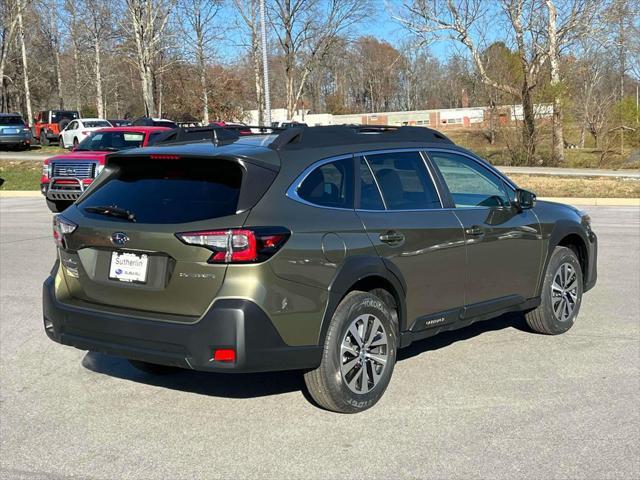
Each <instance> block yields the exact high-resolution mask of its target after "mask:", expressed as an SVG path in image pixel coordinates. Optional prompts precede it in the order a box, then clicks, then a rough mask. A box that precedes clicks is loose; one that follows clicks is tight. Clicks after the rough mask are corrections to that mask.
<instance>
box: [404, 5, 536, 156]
mask: <svg viewBox="0 0 640 480" xmlns="http://www.w3.org/2000/svg"><path fill="white" fill-rule="evenodd" d="M490 6H491V4H490V3H489V2H485V1H483V0H413V1H411V2H410V3H405V10H406V11H407V12H408V15H405V16H403V17H399V18H398V19H399V20H400V21H401V22H402V24H404V25H405V26H406V27H407V28H409V29H410V30H411V31H413V32H414V33H416V34H417V35H419V36H421V37H422V38H423V39H424V40H425V41H427V42H429V41H432V40H433V39H434V37H437V38H446V39H449V40H453V41H456V42H460V43H462V44H463V45H464V46H465V47H466V49H467V50H468V52H469V54H470V56H471V58H472V60H473V62H474V65H475V67H476V69H477V71H478V75H479V76H480V79H481V80H482V81H483V82H484V83H485V84H486V85H488V86H490V87H493V88H496V89H498V90H501V91H503V92H505V93H508V94H510V95H512V96H513V97H515V98H517V99H518V100H520V101H521V102H522V111H523V119H522V120H523V129H522V143H523V146H524V148H525V150H526V155H527V158H528V159H531V158H532V157H533V155H534V154H535V134H536V124H535V111H534V103H533V96H532V91H533V89H534V88H535V87H536V86H537V84H538V78H539V74H540V69H541V67H542V65H543V63H544V61H545V59H546V57H547V53H546V51H545V50H544V48H542V47H541V45H543V40H542V36H543V31H544V29H543V26H542V23H541V19H542V13H543V12H542V7H541V4H540V2H538V1H535V0H500V4H499V10H501V12H502V14H503V16H504V18H505V20H506V23H507V25H509V27H510V30H511V32H510V33H511V35H512V37H513V40H514V43H515V49H516V51H517V53H518V58H519V60H520V69H521V79H520V84H519V85H514V84H513V83H510V82H509V79H504V78H496V77H494V76H492V75H491V72H490V71H489V69H488V68H487V65H486V63H485V59H484V58H483V56H482V54H481V50H480V47H479V45H478V44H477V38H478V36H479V35H477V34H478V32H480V31H482V30H484V29H485V28H486V27H487V25H488V24H489V23H491V24H495V23H496V18H495V16H496V13H497V12H496V11H495V10H496V9H497V8H498V7H496V6H495V5H493V6H492V9H493V10H492V11H489V7H490Z"/></svg>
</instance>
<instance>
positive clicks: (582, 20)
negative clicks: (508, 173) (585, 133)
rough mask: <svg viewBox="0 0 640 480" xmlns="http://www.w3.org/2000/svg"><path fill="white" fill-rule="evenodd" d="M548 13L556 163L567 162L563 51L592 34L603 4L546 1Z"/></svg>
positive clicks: (591, 0)
mask: <svg viewBox="0 0 640 480" xmlns="http://www.w3.org/2000/svg"><path fill="white" fill-rule="evenodd" d="M545 3H546V6H547V11H548V24H547V37H548V41H547V45H548V47H547V48H548V56H549V67H550V74H551V90H552V92H553V117H552V127H553V128H552V144H553V145H552V146H553V161H554V163H562V162H564V133H563V105H562V98H563V96H564V85H563V81H562V78H561V69H560V62H561V55H562V50H563V49H565V48H567V47H568V46H569V45H571V44H572V43H573V42H574V41H575V39H576V38H578V37H584V36H586V35H588V34H590V32H591V30H592V28H591V22H592V20H593V18H594V15H595V13H596V7H597V5H599V3H600V2H596V1H594V0H545Z"/></svg>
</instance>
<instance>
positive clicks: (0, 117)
mask: <svg viewBox="0 0 640 480" xmlns="http://www.w3.org/2000/svg"><path fill="white" fill-rule="evenodd" d="M30 145H31V130H29V126H28V125H27V124H26V123H25V122H24V120H23V119H22V117H21V116H20V114H19V113H0V146H8V147H19V148H23V149H28V148H29V146H30Z"/></svg>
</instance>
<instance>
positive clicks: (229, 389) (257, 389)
mask: <svg viewBox="0 0 640 480" xmlns="http://www.w3.org/2000/svg"><path fill="white" fill-rule="evenodd" d="M505 328H515V329H517V330H522V331H526V332H531V330H530V329H529V328H528V326H527V324H526V321H525V320H524V316H523V315H522V314H521V313H510V314H506V315H502V316H500V317H497V318H493V319H491V320H485V321H482V322H478V323H475V324H473V325H471V326H469V327H465V328H462V329H459V330H453V331H449V332H443V333H440V334H438V335H436V336H434V337H430V338H426V339H424V340H419V341H416V342H413V343H412V344H411V345H410V346H409V347H407V348H404V349H402V350H400V351H399V352H398V361H403V360H407V359H409V358H412V357H415V356H417V355H420V354H422V353H424V352H428V351H433V350H438V349H440V348H444V347H447V346H449V345H451V344H453V343H455V342H460V341H464V340H469V339H471V338H473V337H477V336H479V335H481V334H483V333H486V332H491V331H496V330H503V329H505ZM82 366H83V367H84V368H86V369H88V370H91V371H93V372H96V373H102V374H104V375H109V376H111V377H115V378H121V379H123V380H130V381H134V382H139V383H143V384H146V385H153V386H156V387H162V388H168V389H171V390H179V391H182V392H191V393H197V394H199V395H207V396H212V397H226V398H254V397H265V396H269V395H278V394H282V393H288V392H295V391H302V393H303V394H304V395H305V397H307V399H308V400H311V398H310V397H309V395H308V392H307V389H306V387H305V384H304V380H303V377H302V373H301V372H300V371H282V372H269V373H216V372H196V371H191V370H183V369H175V370H172V371H171V372H169V373H162V374H153V373H145V372H142V371H140V370H137V369H136V368H135V367H133V366H132V365H131V364H130V363H129V362H128V361H127V360H126V359H123V358H119V357H113V356H110V355H107V354H103V353H97V352H88V353H87V354H86V355H85V356H84V358H83V359H82ZM311 401H312V400H311ZM312 403H315V402H313V401H312Z"/></svg>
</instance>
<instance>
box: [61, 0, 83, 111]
mask: <svg viewBox="0 0 640 480" xmlns="http://www.w3.org/2000/svg"><path fill="white" fill-rule="evenodd" d="M77 3H78V2H77V0H65V2H64V9H65V11H66V13H67V16H66V23H65V28H66V29H67V30H68V32H69V39H70V40H71V42H70V45H71V55H72V58H73V62H72V63H73V87H74V88H73V99H74V104H75V108H76V110H78V112H81V111H82V96H81V94H80V44H81V41H80V21H79V15H78V10H77Z"/></svg>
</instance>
